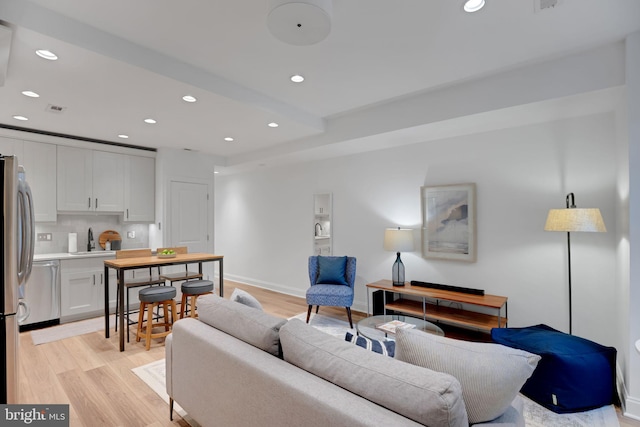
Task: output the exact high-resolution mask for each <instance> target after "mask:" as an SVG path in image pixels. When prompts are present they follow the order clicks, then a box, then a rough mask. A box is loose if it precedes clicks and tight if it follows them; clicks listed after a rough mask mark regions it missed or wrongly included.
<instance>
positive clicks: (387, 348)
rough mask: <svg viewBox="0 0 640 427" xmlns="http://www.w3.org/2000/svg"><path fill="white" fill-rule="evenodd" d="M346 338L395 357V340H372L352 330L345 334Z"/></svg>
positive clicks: (361, 345)
mask: <svg viewBox="0 0 640 427" xmlns="http://www.w3.org/2000/svg"><path fill="white" fill-rule="evenodd" d="M344 340H345V341H348V342H350V343H353V344H355V345H358V346H360V347H362V348H365V349H367V350H370V351H373V352H374V353H380V354H383V355H385V356H389V357H393V356H394V354H395V352H396V343H395V341H378V340H372V339H369V338H365V337H361V336H358V335H353V334H352V333H351V332H347V334H346V335H345V336H344Z"/></svg>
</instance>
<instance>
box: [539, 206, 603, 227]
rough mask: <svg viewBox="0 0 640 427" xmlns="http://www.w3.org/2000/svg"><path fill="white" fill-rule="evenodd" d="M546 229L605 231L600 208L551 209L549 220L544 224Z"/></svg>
mask: <svg viewBox="0 0 640 427" xmlns="http://www.w3.org/2000/svg"><path fill="white" fill-rule="evenodd" d="M544 229H545V231H568V232H571V231H591V232H605V231H607V228H606V227H605V226H604V221H603V219H602V215H601V214H600V209H598V208H590V209H580V208H567V209H549V214H548V215H547V222H546V224H545V225H544Z"/></svg>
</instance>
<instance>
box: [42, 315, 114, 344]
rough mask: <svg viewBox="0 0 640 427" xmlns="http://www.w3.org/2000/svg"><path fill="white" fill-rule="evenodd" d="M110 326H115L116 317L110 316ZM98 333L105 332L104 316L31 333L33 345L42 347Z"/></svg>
mask: <svg viewBox="0 0 640 427" xmlns="http://www.w3.org/2000/svg"><path fill="white" fill-rule="evenodd" d="M109 326H110V327H114V326H115V316H114V315H111V316H109ZM97 331H104V317H103V316H100V317H94V318H92V319H87V320H79V321H77V322H71V323H65V324H63V325H58V326H52V327H49V328H44V329H36V330H33V331H31V332H30V334H31V339H32V340H33V345H40V344H45V343H48V342H53V341H58V340H63V339H65V338H71V337H75V336H76V335H84V334H90V333H92V332H97Z"/></svg>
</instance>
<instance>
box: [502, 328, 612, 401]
mask: <svg viewBox="0 0 640 427" xmlns="http://www.w3.org/2000/svg"><path fill="white" fill-rule="evenodd" d="M491 337H492V338H493V340H494V341H495V342H498V343H500V344H504V345H507V346H509V347H514V348H519V349H522V350H526V351H530V352H531V353H535V354H539V355H540V356H541V357H542V360H540V363H539V364H538V367H537V368H536V370H535V372H534V373H533V375H532V376H531V378H529V380H527V382H526V383H525V385H524V387H522V394H524V395H525V396H528V397H529V398H531V400H533V401H535V402H538V403H539V404H540V405H542V406H544V407H545V408H547V409H549V410H551V411H553V412H556V413H567V412H581V411H587V410H590V409H594V408H599V407H601V406H605V405H610V404H612V403H614V402H615V400H616V372H615V371H616V349H615V348H613V347H605V346H603V345H600V344H597V343H595V342H593V341H589V340H587V339H584V338H580V337H576V336H574V335H569V334H565V333H564V332H560V331H557V330H555V329H553V328H551V327H549V326H547V325H535V326H529V327H525V328H495V329H492V330H491Z"/></svg>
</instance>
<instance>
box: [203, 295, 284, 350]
mask: <svg viewBox="0 0 640 427" xmlns="http://www.w3.org/2000/svg"><path fill="white" fill-rule="evenodd" d="M198 319H199V320H200V321H201V322H204V323H206V324H207V325H210V326H213V327H214V328H216V329H219V330H221V331H222V332H226V333H227V334H229V335H231V336H234V337H236V338H238V339H239V340H242V341H244V342H246V343H247V344H251V345H252V346H254V347H258V348H259V349H261V350H264V351H266V352H268V353H271V354H273V355H274V356H280V338H279V335H278V333H279V330H280V327H281V326H282V325H284V324H285V323H287V320H286V319H282V318H280V317H275V316H272V315H270V314H267V313H265V312H263V311H260V310H256V309H255V308H252V307H247V306H246V305H244V304H238V303H237V302H234V301H229V300H226V299H224V298H221V297H219V296H217V295H215V294H209V295H205V296H203V297H200V298H198Z"/></svg>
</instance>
